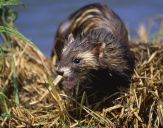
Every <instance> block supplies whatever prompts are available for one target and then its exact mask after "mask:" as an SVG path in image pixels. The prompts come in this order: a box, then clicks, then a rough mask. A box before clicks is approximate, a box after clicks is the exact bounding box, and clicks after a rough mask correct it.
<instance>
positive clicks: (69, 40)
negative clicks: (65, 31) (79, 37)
mask: <svg viewBox="0 0 163 128" xmlns="http://www.w3.org/2000/svg"><path fill="white" fill-rule="evenodd" d="M74 41H75V39H74V36H73V34H72V33H70V34H69V35H68V44H70V43H72V42H74Z"/></svg>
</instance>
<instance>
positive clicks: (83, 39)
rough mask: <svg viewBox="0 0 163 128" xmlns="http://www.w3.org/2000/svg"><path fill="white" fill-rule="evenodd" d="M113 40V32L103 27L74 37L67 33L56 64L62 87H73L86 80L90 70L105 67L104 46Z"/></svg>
mask: <svg viewBox="0 0 163 128" xmlns="http://www.w3.org/2000/svg"><path fill="white" fill-rule="evenodd" d="M113 41H115V38H114V36H113V34H111V33H109V32H107V31H105V29H99V30H98V29H97V30H94V31H90V32H89V33H83V34H81V35H80V36H78V37H76V38H74V37H73V35H72V34H69V36H68V39H67V40H66V42H65V43H64V44H65V46H64V48H63V50H62V53H61V59H60V61H59V63H58V66H57V73H58V74H59V75H62V76H63V77H64V80H63V82H62V85H63V89H64V90H71V89H74V87H75V86H76V85H77V84H81V83H82V82H84V81H85V80H87V78H89V75H91V72H92V71H96V70H99V69H101V68H107V66H108V64H107V63H108V62H106V61H105V60H104V58H107V57H106V55H105V54H106V52H107V50H106V46H107V45H108V44H109V45H110V44H112V42H113ZM103 60H104V61H103Z"/></svg>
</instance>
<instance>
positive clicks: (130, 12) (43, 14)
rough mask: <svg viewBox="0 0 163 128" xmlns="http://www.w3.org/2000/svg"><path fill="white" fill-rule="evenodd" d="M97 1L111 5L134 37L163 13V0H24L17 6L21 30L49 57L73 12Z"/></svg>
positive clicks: (18, 25) (18, 24)
mask: <svg viewBox="0 0 163 128" xmlns="http://www.w3.org/2000/svg"><path fill="white" fill-rule="evenodd" d="M93 2H103V3H107V4H108V5H109V6H110V7H111V8H112V9H113V10H114V11H115V12H116V13H117V14H118V15H119V16H120V17H121V19H122V20H123V21H124V23H125V24H126V25H127V27H128V29H129V31H130V34H131V37H132V38H134V37H135V35H136V32H137V29H138V26H139V25H140V24H141V23H143V22H145V21H146V20H148V19H149V18H151V17H153V16H155V15H158V14H163V0H85V1H84V0H23V3H24V4H25V5H26V6H25V7H24V6H19V7H17V11H18V14H19V16H18V19H17V22H16V24H17V27H18V29H19V31H20V32H21V33H23V34H24V35H25V36H26V37H27V38H29V39H31V40H32V41H33V42H34V43H35V44H36V45H37V46H38V47H39V48H40V49H41V51H42V52H43V53H44V54H45V55H47V56H49V55H50V53H51V50H52V47H53V40H54V35H55V32H56V29H57V27H58V25H59V23H60V22H61V21H63V20H64V19H66V17H67V16H68V15H69V14H71V13H72V12H73V11H75V10H77V9H79V8H80V7H82V6H84V5H87V4H89V3H93Z"/></svg>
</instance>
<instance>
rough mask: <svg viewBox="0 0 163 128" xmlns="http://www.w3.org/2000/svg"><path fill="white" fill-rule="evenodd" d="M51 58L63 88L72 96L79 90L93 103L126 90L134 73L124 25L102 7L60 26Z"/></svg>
mask: <svg viewBox="0 0 163 128" xmlns="http://www.w3.org/2000/svg"><path fill="white" fill-rule="evenodd" d="M52 57H54V58H57V59H56V60H57V68H56V70H57V73H58V74H59V75H62V76H63V78H64V79H63V81H62V83H61V88H62V89H63V90H64V91H65V92H66V93H67V94H68V95H70V96H73V95H74V94H75V91H76V88H77V87H78V90H80V91H81V90H82V91H81V92H83V91H85V92H86V93H87V94H88V95H89V96H90V97H91V98H90V99H91V101H93V99H92V97H96V98H97V97H98V98H97V99H101V98H104V97H105V96H106V95H108V94H112V93H113V92H115V91H117V88H118V87H127V86H128V85H129V83H130V80H131V76H132V73H133V69H134V57H133V54H132V52H131V51H130V49H129V46H128V32H127V29H126V27H125V25H124V23H123V21H122V20H121V19H120V17H119V16H118V15H117V14H116V13H115V12H114V11H113V10H112V9H111V8H109V7H108V6H106V5H102V4H99V3H95V4H90V5H87V6H84V7H83V8H80V9H79V10H77V11H75V12H74V13H73V14H71V15H70V16H69V17H68V19H67V20H66V21H64V22H63V23H62V24H61V25H60V26H59V28H58V31H57V33H56V41H55V46H54V49H53V52H52ZM79 94H80V93H79ZM93 94H94V95H93Z"/></svg>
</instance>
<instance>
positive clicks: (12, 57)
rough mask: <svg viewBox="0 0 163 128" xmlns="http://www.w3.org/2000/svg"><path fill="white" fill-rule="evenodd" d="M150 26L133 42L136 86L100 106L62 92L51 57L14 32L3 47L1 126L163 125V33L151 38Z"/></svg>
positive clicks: (0, 81)
mask: <svg viewBox="0 0 163 128" xmlns="http://www.w3.org/2000/svg"><path fill="white" fill-rule="evenodd" d="M141 29H142V28H141ZM161 29H162V28H161ZM161 29H160V30H161ZM145 32H146V30H145V29H144V28H143V29H142V30H141V32H139V33H140V35H139V36H140V40H141V41H138V42H137V43H135V42H134V43H131V44H130V45H131V50H132V51H133V52H134V53H135V56H136V59H137V66H136V69H135V73H134V75H133V79H132V83H131V86H130V88H129V89H128V90H127V91H126V92H124V93H122V94H121V95H120V96H119V97H118V98H117V99H116V100H114V101H113V105H111V106H108V107H107V108H103V109H102V110H99V111H97V110H92V109H90V108H88V107H87V106H83V105H81V104H77V106H73V107H72V106H70V104H69V103H67V101H65V100H63V99H62V98H61V97H62V95H64V94H63V93H62V92H61V91H60V90H59V89H58V88H57V83H58V81H59V80H60V79H61V78H60V77H57V76H56V74H55V69H54V67H53V66H52V62H51V59H50V58H48V57H46V56H44V55H43V54H42V53H41V52H40V51H39V50H38V49H37V48H36V47H34V46H33V45H31V43H30V41H28V40H26V39H24V38H22V37H20V36H17V35H13V34H12V33H8V35H7V36H8V39H9V40H8V42H10V44H8V45H9V46H10V47H7V48H6V47H4V46H3V47H0V48H1V49H0V53H1V54H0V112H1V116H0V125H1V127H8V128H12V127H17V128H26V127H44V128H47V127H61V128H62V127H70V128H74V127H86V128H89V127H99V128H101V127H122V126H124V127H132V128H137V127H144V128H153V127H160V128H161V127H163V44H162V43H160V42H161V41H162V39H161V38H162V36H160V37H161V38H160V37H159V38H158V37H157V38H156V40H154V41H153V42H150V43H147V42H148V41H149V39H148V37H149V36H147V34H145ZM160 32H161V31H160ZM145 36H146V37H145ZM144 40H145V41H144ZM141 42H146V43H141ZM72 113H73V114H72Z"/></svg>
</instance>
